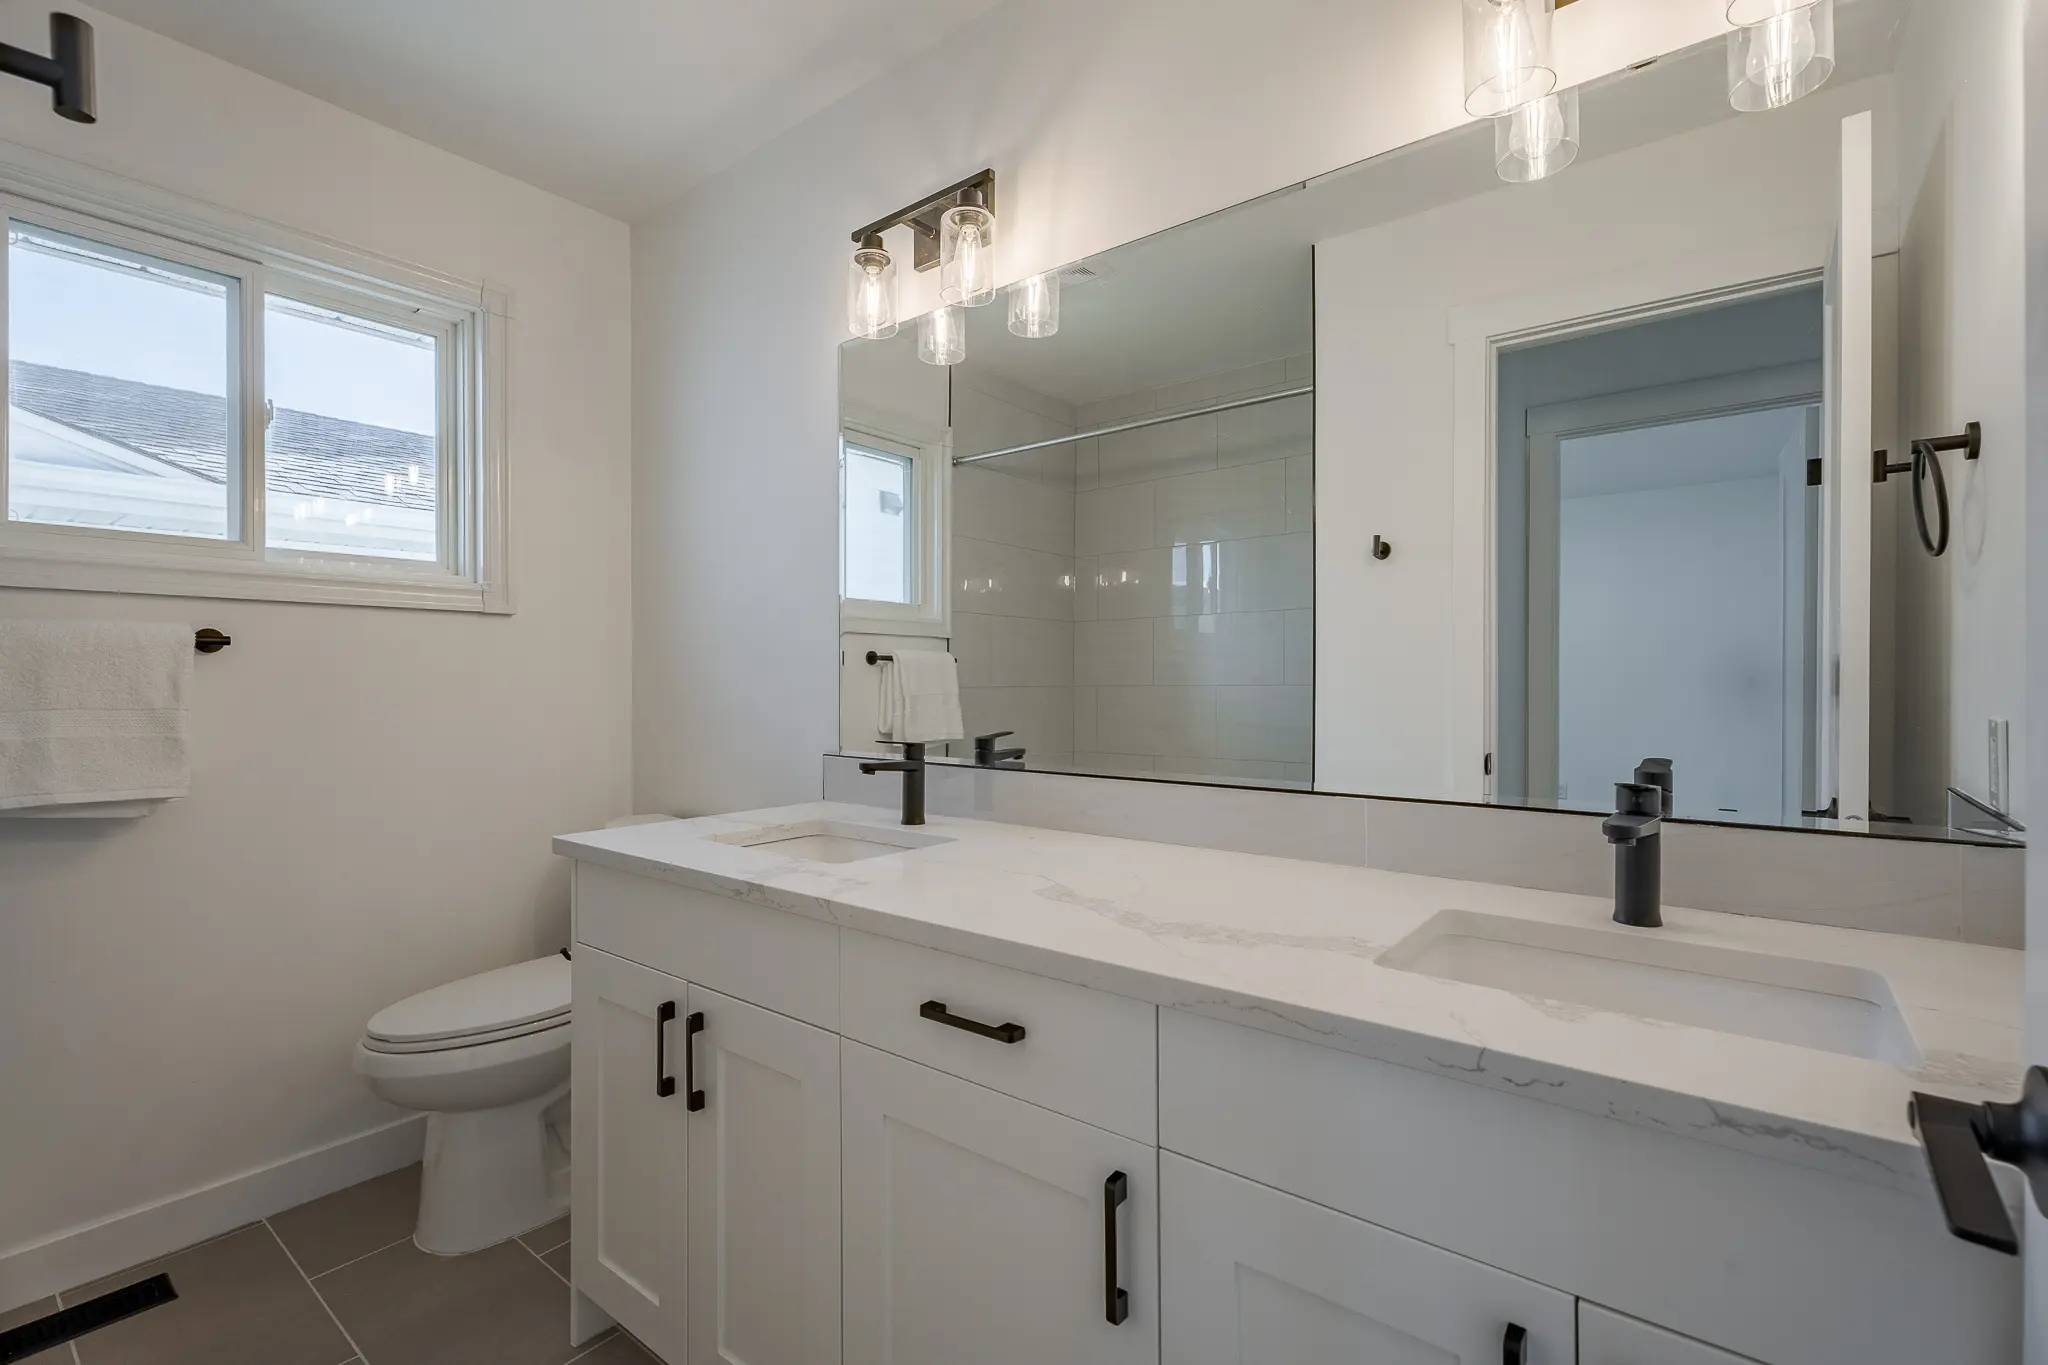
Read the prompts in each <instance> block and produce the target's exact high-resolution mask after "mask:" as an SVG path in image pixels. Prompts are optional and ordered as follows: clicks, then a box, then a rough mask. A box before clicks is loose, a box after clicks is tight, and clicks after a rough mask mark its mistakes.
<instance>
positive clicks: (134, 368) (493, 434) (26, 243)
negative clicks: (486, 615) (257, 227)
mask: <svg viewBox="0 0 2048 1365" xmlns="http://www.w3.org/2000/svg"><path fill="white" fill-rule="evenodd" d="M0 211H4V213H5V216H6V222H7V254H6V258H5V264H4V272H5V276H4V285H5V293H4V297H5V299H6V308H7V328H6V366H5V371H4V375H0V381H4V387H5V392H6V396H7V423H6V427H5V458H4V459H0V493H4V495H5V503H6V508H7V516H6V520H5V522H4V523H0V585H13V586H39V587H58V588H82V589H92V590H103V591H123V592H143V593H165V594H175V595H193V596H206V597H248V598H270V599H278V600H291V601H328V602H363V603H370V604H377V605H392V606H419V607H438V608H444V609H457V610H463V609H466V610H478V611H503V610H509V609H510V603H509V597H508V595H507V593H506V591H505V586H506V585H505V563H504V553H505V544H504V539H505V537H504V526H505V509H504V495H505V489H504V472H503V453H502V433H501V432H500V431H499V430H498V426H499V423H498V422H497V420H496V418H495V413H496V412H497V411H498V408H497V406H496V405H497V404H498V403H499V402H500V401H501V396H500V395H499V394H497V393H496V392H495V390H496V389H497V388H498V384H497V381H496V379H495V375H496V373H497V372H498V366H499V365H500V364H501V361H500V359H499V356H498V354H497V352H499V351H500V350H501V349H502V325H503V324H502V315H503V311H504V310H503V309H502V307H498V308H494V307H493V306H492V303H491V300H490V298H489V297H488V295H487V293H486V291H484V290H483V289H482V287H481V286H469V287H463V286H460V285H459V284H454V283H452V282H446V281H442V280H440V279H439V277H431V278H429V277H423V276H421V275H419V274H418V273H417V272H414V271H411V270H410V269H409V268H405V267H394V268H393V269H392V270H391V271H390V277H389V278H381V277H380V275H379V272H378V270H377V268H376V265H375V263H374V262H370V263H369V264H368V265H366V264H365V260H366V258H364V257H361V256H356V255H354V254H353V253H349V259H346V260H337V261H335V262H333V263H329V262H326V261H322V260H321V259H319V257H318V255H317V254H316V252H315V251H311V250H308V249H307V248H306V246H305V244H303V243H299V242H287V243H285V244H283V245H279V244H278V243H277V242H276V241H275V240H265V239H264V237H263V236H262V235H260V234H259V233H257V232H249V233H243V232H238V231H236V230H234V229H233V228H231V227H223V226H221V225H220V223H219V220H218V216H217V215H216V216H215V218H214V219H211V220H207V221H203V222H201V221H184V220H174V221H173V222H171V223H168V224H167V223H166V221H165V217H164V215H163V214H161V213H156V212H152V211H148V210H144V209H140V208H138V209H136V210H135V211H133V212H125V211H124V210H123V206H121V205H119V204H118V203H110V202H106V201H104V200H96V201H93V202H91V203H90V204H89V206H87V207H80V206H79V205H77V204H75V203H64V202H61V197H59V196H53V199H52V200H51V201H45V200H43V199H40V198H33V199H32V198H28V197H23V196H15V195H8V194H0ZM181 229H183V230H181ZM423 280H426V283H425V284H424V285H423V283H422V281H423Z"/></svg>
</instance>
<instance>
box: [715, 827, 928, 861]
mask: <svg viewBox="0 0 2048 1365" xmlns="http://www.w3.org/2000/svg"><path fill="white" fill-rule="evenodd" d="M711 841H712V842H713V843H718V844H733V845H736V846H737V847H740V848H758V849H760V850H761V851H762V852H764V853H773V854H776V855H777V856H779V857H784V858H803V859H806V860H808V861H810V862H814V863H857V862H859V861H861V860H862V859H863V858H880V857H883V856H885V855H887V854H890V853H902V852H904V851H905V850H906V849H913V848H931V847H933V846H934V845H937V844H950V843H952V842H953V841H952V840H951V839H948V838H946V837H945V836H944V835H941V834H919V833H917V832H916V831H914V830H907V829H880V828H877V827H876V826H874V825H856V824H850V823H848V822H846V821H843V820H806V821H803V822H802V823H801V824H794V825H762V826H761V827H759V828H758V829H741V830H734V831H733V832H732V833H730V834H714V835H712V836H711Z"/></svg>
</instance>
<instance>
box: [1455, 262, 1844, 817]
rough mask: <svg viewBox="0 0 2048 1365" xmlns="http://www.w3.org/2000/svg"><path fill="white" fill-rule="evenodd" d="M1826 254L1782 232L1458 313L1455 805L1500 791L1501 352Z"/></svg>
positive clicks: (1780, 273) (1758, 284)
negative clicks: (1497, 518) (1497, 491)
mask: <svg viewBox="0 0 2048 1365" xmlns="http://www.w3.org/2000/svg"><path fill="white" fill-rule="evenodd" d="M1826 252H1827V244H1826V243H1825V242H1818V241H1813V240H1810V239H1809V238H1808V237H1807V236H1805V235H1804V234H1798V233H1786V234H1779V235H1778V236H1775V237H1767V238H1761V239H1759V240H1757V241H1755V242H1750V243H1746V244H1744V245H1742V246H1740V247H1737V248H1734V249H1731V250H1729V251H1725V252H1714V253H1693V254H1689V255H1684V256H1673V257H1667V258H1663V259H1655V260H1647V261H1640V262H1636V263H1634V264H1632V265H1629V266H1625V267H1623V268H1621V269H1619V270H1615V271H1611V272H1608V273H1605V274H1601V275H1595V276H1586V277H1582V278H1579V279H1575V280H1566V281H1561V282H1557V283H1553V284H1548V285H1545V286H1544V287H1543V288H1540V289H1535V290H1531V291H1529V292H1528V293H1525V294H1519V295H1512V296H1506V297H1502V298H1497V299H1487V300H1484V301H1482V302H1478V303H1471V304H1466V305H1464V306H1462V307H1459V308H1454V309H1452V310H1451V312H1450V314H1449V316H1448V317H1447V319H1446V331H1447V335H1448V338H1449V340H1450V343H1451V348H1452V384H1453V387H1452V395H1453V396H1452V404H1453V412H1452V422H1451V461H1452V465H1451V617H1452V621H1451V665H1452V676H1451V724H1450V746H1451V754H1450V761H1451V772H1452V774H1453V778H1452V783H1451V791H1450V793H1449V795H1450V799H1452V800H1458V801H1473V800H1483V799H1485V798H1486V797H1488V796H1490V795H1492V791H1493V779H1492V777H1491V776H1489V775H1488V774H1487V773H1486V771H1485V767H1486V756H1487V755H1488V754H1490V753H1492V752H1493V751H1494V747H1495V735H1496V733H1497V731H1496V721H1495V716H1494V706H1495V696H1494V693H1495V691H1496V688H1495V686H1494V683H1495V664H1494V641H1495V638H1496V634H1497V632H1496V629H1495V612H1496V609H1497V604H1496V603H1495V601H1494V586H1495V581H1494V580H1495V574H1494V562H1493V560H1494V544H1493V542H1494V534H1493V532H1494V526H1493V520H1494V515H1495V506H1494V504H1495V495H1494V465H1495V452H1494V438H1495V435H1496V428H1497V426H1498V425H1499V418H1498V414H1497V410H1496V404H1497V394H1496V387H1497V379H1498V368H1497V365H1496V357H1497V356H1498V355H1499V353H1500V351H1501V349H1502V348H1503V347H1505V346H1507V345H1511V344H1516V343H1522V342H1528V341H1534V340H1537V339H1539V338H1541V337H1542V336H1544V335H1545V334H1546V333H1551V332H1558V331H1565V330H1574V329H1577V328H1580V327H1583V326H1585V325H1586V324H1587V323H1588V322H1590V321H1592V320H1594V319H1600V320H1603V321H1613V322H1621V321H1628V320H1634V319H1638V318H1649V317H1655V316H1659V315H1663V314H1669V313H1674V312H1679V311H1682V310H1684V309H1685V308H1687V307H1689V306H1692V305H1694V304H1695V303H1703V302H1707V301H1718V300H1719V298H1720V296H1724V295H1726V294H1728V293H1729V291H1731V290H1737V289H1742V290H1746V291H1750V292H1753V293H1758V294H1761V293H1768V292H1772V291H1773V290H1775V289H1778V288H1797V287H1800V286H1802V285H1804V284H1807V283H1809V282H1810V280H1811V277H1812V276H1813V275H1814V273H1815V272H1817V271H1819V270H1821V269H1822V268H1824V266H1825V265H1826V259H1827V257H1826Z"/></svg>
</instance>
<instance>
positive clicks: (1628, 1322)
mask: <svg viewBox="0 0 2048 1365" xmlns="http://www.w3.org/2000/svg"><path fill="white" fill-rule="evenodd" d="M1579 1365H1756V1362H1755V1361H1753V1360H1751V1359H1750V1358H1749V1357H1748V1356H1738V1355H1731V1354H1729V1353H1728V1352H1726V1351H1723V1350H1721V1349H1720V1348H1718V1347H1714V1346H1709V1345H1707V1344H1706V1343H1705V1342H1703V1341H1694V1340H1693V1339H1692V1338H1691V1337H1682V1336H1679V1335H1678V1334H1677V1333H1675V1332H1667V1331H1665V1330H1664V1329H1663V1328H1661V1327H1652V1326H1651V1325H1650V1324H1649V1323H1647V1322H1638V1321H1636V1320H1635V1319H1634V1318H1630V1317H1623V1316H1622V1315H1621V1314H1620V1313H1615V1312H1611V1311H1609V1310H1608V1309H1605V1308H1602V1307H1601V1306H1600V1305H1599V1304H1597V1303H1587V1302H1586V1301H1584V1300H1583V1299H1581V1300H1580V1301H1579Z"/></svg>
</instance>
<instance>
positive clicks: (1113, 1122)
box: [839, 930, 1159, 1144]
mask: <svg viewBox="0 0 2048 1365" xmlns="http://www.w3.org/2000/svg"><path fill="white" fill-rule="evenodd" d="M839 952H840V1002H841V1004H840V1008H841V1021H842V1026H841V1028H840V1032H841V1033H844V1034H845V1035H846V1036H847V1037H849V1038H857V1039H859V1040H860V1041H861V1042H863V1043H870V1044H872V1045H874V1046H875V1047H878V1048H881V1049H883V1050H884V1051H887V1052H893V1053H895V1054H896V1055H897V1056H899V1057H908V1058H910V1059H911V1060H912V1061H916V1062H923V1063H924V1064H925V1065H926V1066H932V1067H937V1068H938V1069H939V1070H941V1071H945V1072H949V1073H951V1074H952V1075H955V1076H959V1077H962V1078H963V1079H966V1080H970V1081H973V1082H975V1083H976V1084H977V1085H985V1086H987V1087H989V1088H990V1089H991V1090H1000V1091H1001V1092H1002V1093H1003V1094H1005V1095H1015V1096H1016V1097H1017V1098H1018V1099H1021V1100H1029V1101H1030V1102H1031V1103H1033V1104H1037V1105H1043V1106H1044V1107H1045V1108H1047V1109H1051V1110H1053V1111H1054V1112H1056V1113H1061V1114H1066V1115H1069V1116H1071V1117H1073V1118H1077V1119H1080V1120H1081V1121H1082V1122H1084V1123H1092V1124H1094V1125H1096V1126H1097V1127H1099V1128H1107V1129H1109V1130H1110V1131H1111V1132H1115V1133H1122V1134H1124V1135H1125V1136H1127V1137H1134V1138H1136V1139H1137V1140H1138V1141H1140V1142H1143V1143H1147V1144H1151V1143H1153V1142H1154V1141H1155V1140H1156V1138H1157V1134H1158V1110H1157V1105H1156V1103H1155V1096H1156V1094H1157V1050H1156V1049H1157V1042H1158V1040H1157V1029H1158V1013H1159V1012H1158V1011H1157V1010H1156V1009H1154V1008H1153V1007H1152V1006H1151V1005H1148V1004H1145V1003H1143V1002H1142V1001H1137V1000H1131V999H1128V998H1126V997H1124V996H1121V995H1110V994H1107V993H1105V992H1103V991H1097V990H1090V989H1089V988H1088V987H1086V986H1075V985H1072V984H1070V983H1068V982H1065V981H1054V980H1052V979H1051V978H1049V977H1043V976H1033V975H1031V974H1030V973H1029V972H1018V971H1012V970H1010V969H1009V968H1007V967H995V966H991V965H989V964H988V963H986V962H976V961H973V960H972V959H970V958H964V957H955V956H954V955H952V954H951V953H941V952H935V951H934V950H932V949H930V948H920V947H917V946H916V945H914V944H909V943H899V942H897V941H896V940H894V939H887V938H879V937H877V936H875V935H873V934H860V933H855V932H853V931H851V930H848V931H845V933H844V934H843V936H842V938H841V942H840V948H839ZM938 1007H943V1008H942V1009H941V1008H938ZM934 1016H936V1017H934ZM1005 1025H1015V1026H1017V1028H1016V1029H1007V1030H1006V1029H1005V1028H1004V1027H1003V1026H1005ZM1018 1029H1021V1036H1019V1034H1018ZM991 1034H999V1035H1000V1036H990V1035H991ZM1006 1037H1007V1038H1013V1039H1015V1041H1011V1042H1005V1041H1003V1038H1006Z"/></svg>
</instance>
